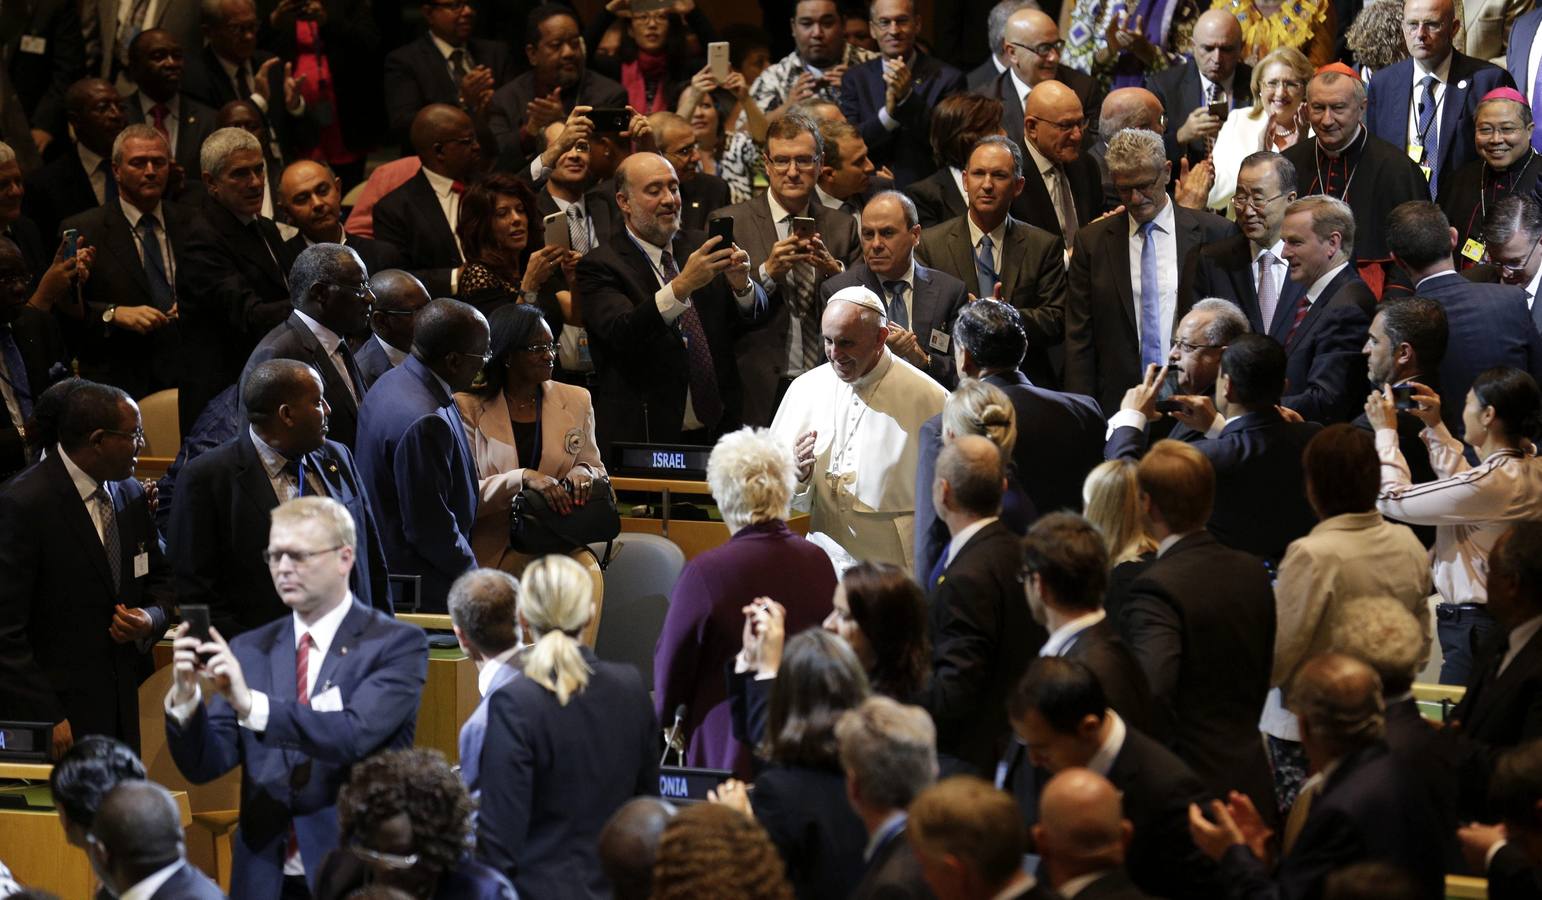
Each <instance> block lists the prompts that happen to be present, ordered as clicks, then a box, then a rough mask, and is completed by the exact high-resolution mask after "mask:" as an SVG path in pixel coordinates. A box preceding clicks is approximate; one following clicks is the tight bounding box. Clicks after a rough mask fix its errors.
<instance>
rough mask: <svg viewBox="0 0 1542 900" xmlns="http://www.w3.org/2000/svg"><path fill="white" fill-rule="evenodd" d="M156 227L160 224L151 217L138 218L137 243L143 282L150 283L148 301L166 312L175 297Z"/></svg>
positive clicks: (147, 215)
mask: <svg viewBox="0 0 1542 900" xmlns="http://www.w3.org/2000/svg"><path fill="white" fill-rule="evenodd" d="M158 225H160V222H159V221H157V220H156V218H155V216H153V215H149V214H145V215H143V216H140V217H139V241H140V245H141V246H142V247H143V248H144V253H145V263H144V265H145V280H146V281H148V282H149V283H150V300H151V302H152V303H154V305H155V308H156V309H158V310H160V311H161V312H166V311H167V310H169V309H171V305H172V303H174V302H175V295H174V294H173V293H172V290H171V281H170V280H169V279H168V278H167V277H166V257H165V256H164V255H163V254H162V253H161V240H160V237H159V236H158V234H157V226H158Z"/></svg>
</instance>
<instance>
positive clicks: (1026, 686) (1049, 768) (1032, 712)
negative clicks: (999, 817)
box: [1003, 656, 1223, 897]
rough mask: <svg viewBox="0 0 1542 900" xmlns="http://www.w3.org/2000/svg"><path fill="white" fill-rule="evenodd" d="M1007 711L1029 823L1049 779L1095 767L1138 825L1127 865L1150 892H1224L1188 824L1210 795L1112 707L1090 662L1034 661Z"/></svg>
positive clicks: (1012, 782) (1011, 776)
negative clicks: (1194, 807) (1192, 808)
mask: <svg viewBox="0 0 1542 900" xmlns="http://www.w3.org/2000/svg"><path fill="white" fill-rule="evenodd" d="M1007 715H1008V718H1009V719H1010V720H1011V723H1012V730H1013V731H1014V732H1015V733H1016V735H1017V740H1016V741H1014V743H1013V746H1012V749H1011V750H1010V751H1009V753H1008V756H1007V757H1006V768H1005V771H1004V773H1003V787H1004V789H1005V790H1009V791H1011V792H1012V794H1013V795H1014V796H1015V798H1016V801H1017V807H1018V815H1019V817H1020V818H1021V819H1022V820H1023V821H1024V822H1025V823H1026V824H1027V825H1029V826H1030V827H1031V826H1036V825H1038V824H1039V816H1040V811H1041V809H1042V806H1043V804H1042V802H1041V797H1042V796H1043V795H1044V793H1045V783H1046V782H1047V781H1050V780H1051V776H1058V775H1060V773H1062V772H1065V771H1067V770H1073V771H1084V770H1088V769H1090V770H1091V772H1092V773H1093V774H1096V775H1100V776H1102V777H1104V778H1107V779H1108V780H1109V781H1110V782H1111V783H1112V784H1113V786H1114V788H1115V789H1117V790H1118V791H1119V792H1120V794H1121V795H1122V800H1123V806H1124V815H1125V816H1126V817H1127V818H1128V819H1129V820H1130V822H1131V824H1132V825H1133V827H1134V831H1135V833H1134V836H1133V838H1132V839H1131V841H1130V845H1129V848H1128V850H1127V851H1126V852H1125V854H1124V862H1125V865H1126V866H1127V868H1128V869H1129V873H1130V878H1131V879H1132V880H1134V882H1135V884H1136V885H1138V886H1139V887H1140V889H1141V890H1142V891H1146V892H1147V893H1150V894H1152V895H1154V896H1159V897H1210V896H1217V895H1219V894H1221V893H1223V892H1222V891H1221V890H1220V885H1219V884H1218V882H1217V879H1216V875H1215V867H1214V866H1213V865H1211V864H1210V861H1209V860H1207V859H1205V858H1204V857H1203V856H1201V855H1200V853H1199V851H1198V850H1197V849H1196V848H1195V846H1194V843H1193V841H1192V840H1191V839H1190V838H1189V834H1188V828H1187V824H1186V821H1185V820H1186V817H1187V812H1188V807H1189V804H1190V803H1193V802H1195V801H1196V800H1199V799H1201V798H1202V797H1205V796H1209V795H1211V793H1210V792H1209V791H1208V790H1207V789H1206V788H1205V787H1204V786H1203V784H1202V783H1201V782H1200V779H1199V777H1198V776H1197V775H1195V774H1194V771H1193V770H1192V769H1190V768H1189V766H1188V765H1187V764H1185V763H1184V761H1183V760H1181V759H1179V758H1178V757H1177V756H1174V755H1173V752H1172V751H1171V750H1169V749H1167V748H1166V747H1163V746H1162V745H1161V744H1159V743H1157V742H1156V741H1155V740H1152V739H1151V738H1150V737H1149V736H1147V735H1145V734H1143V733H1141V731H1140V730H1139V729H1136V728H1133V727H1131V726H1129V725H1128V724H1127V723H1126V722H1125V721H1124V719H1123V717H1121V716H1120V715H1119V714H1118V713H1116V712H1114V711H1113V710H1112V709H1109V708H1108V702H1107V698H1106V696H1105V694H1104V692H1103V687H1102V685H1101V684H1100V683H1099V680H1098V676H1097V674H1096V673H1094V672H1093V671H1092V669H1091V668H1089V667H1088V666H1087V665H1086V664H1085V663H1083V662H1081V661H1078V660H1072V659H1066V658H1064V657H1056V656H1044V657H1040V658H1038V659H1036V660H1034V661H1033V663H1032V664H1031V665H1030V666H1029V667H1028V671H1027V673H1026V674H1025V675H1024V676H1023V678H1022V680H1021V681H1019V682H1018V684H1017V685H1016V686H1015V688H1014V689H1013V691H1012V693H1011V696H1010V698H1009V699H1008V705H1007ZM1036 833H1042V830H1038V829H1036ZM1035 849H1037V848H1035ZM1051 850H1052V851H1053V848H1051Z"/></svg>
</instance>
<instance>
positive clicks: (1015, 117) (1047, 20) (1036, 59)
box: [976, 5, 1103, 144]
mask: <svg viewBox="0 0 1542 900" xmlns="http://www.w3.org/2000/svg"><path fill="white" fill-rule="evenodd" d="M1002 45H1003V46H1004V47H1005V48H1006V57H1007V63H1008V65H1007V68H1006V71H1004V72H1002V73H1001V74H1000V75H998V76H996V78H995V79H994V80H993V81H990V82H988V83H987V84H985V85H984V86H982V87H980V88H977V89H976V90H977V91H978V92H979V93H982V94H985V95H986V96H987V97H995V98H996V99H997V100H1000V101H1001V127H1002V128H1003V129H1005V130H1006V133H1007V136H1008V137H1010V138H1012V140H1014V141H1017V142H1018V143H1019V144H1021V143H1023V132H1024V125H1023V119H1024V117H1025V116H1026V115H1027V114H1028V98H1029V97H1031V96H1033V91H1034V90H1035V89H1036V88H1037V87H1038V86H1039V85H1041V84H1043V83H1044V82H1046V81H1058V82H1060V83H1061V84H1063V85H1065V86H1066V87H1067V88H1070V89H1071V91H1072V92H1073V93H1074V94H1075V95H1076V99H1077V102H1078V103H1080V105H1081V108H1082V110H1083V111H1084V112H1085V113H1086V114H1088V115H1092V114H1095V113H1096V112H1097V110H1098V109H1099V108H1100V107H1102V105H1103V90H1102V89H1101V88H1099V87H1098V83H1097V82H1096V81H1095V80H1093V78H1092V76H1090V75H1088V74H1087V73H1085V72H1081V71H1078V70H1076V69H1073V68H1071V67H1070V66H1065V65H1061V63H1060V56H1061V53H1062V51H1063V50H1064V48H1065V42H1064V41H1062V40H1061V39H1060V26H1059V25H1057V24H1055V20H1054V19H1053V18H1051V17H1050V16H1049V15H1047V14H1046V13H1044V12H1043V11H1042V10H1040V9H1039V8H1038V6H1037V5H1034V6H1023V7H1021V8H1019V9H1018V10H1017V11H1015V12H1013V13H1012V15H1011V16H1010V17H1009V18H1008V19H1007V25H1006V32H1005V35H1004V37H1003V38H1002ZM1056 121H1059V120H1058V119H1056ZM1096 128H1097V123H1096V122H1092V123H1090V124H1089V125H1087V126H1085V127H1084V128H1083V129H1082V132H1081V133H1080V134H1078V135H1077V136H1076V141H1077V143H1078V144H1085V143H1090V142H1091V138H1092V131H1095V130H1096ZM1089 129H1091V130H1089Z"/></svg>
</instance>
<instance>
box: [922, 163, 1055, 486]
mask: <svg viewBox="0 0 1542 900" xmlns="http://www.w3.org/2000/svg"><path fill="white" fill-rule="evenodd" d="M1023 184H1024V175H1023V156H1022V151H1021V150H1020V149H1019V148H1018V146H1017V144H1015V143H1013V142H1012V141H1011V140H1010V139H1008V138H1005V137H1002V136H1001V135H992V136H990V137H987V138H984V139H982V140H981V141H980V142H979V143H978V144H976V145H975V148H974V151H973V152H971V153H970V154H969V162H968V165H967V167H966V168H965V170H964V189H965V190H966V191H968V192H969V209H968V212H967V213H966V214H965V215H964V216H961V217H959V218H956V219H951V220H949V221H947V222H944V223H942V224H940V225H934V226H932V227H931V228H928V229H926V230H925V231H923V232H921V244H920V247H919V250H918V253H919V255H920V257H921V259H922V260H923V261H924V262H925V263H926V264H927V265H929V266H931V267H932V268H934V269H937V270H938V271H941V272H946V273H947V274H949V275H951V276H953V277H954V278H957V279H958V280H959V281H962V282H963V283H964V286H965V288H966V289H967V290H968V291H969V293H970V294H971V295H972V296H974V297H976V298H985V297H996V296H998V294H997V292H996V285H998V284H999V285H1000V286H1001V292H1000V294H999V297H1000V299H1001V300H1003V301H1005V302H1007V303H1010V304H1011V305H1012V306H1013V307H1014V308H1016V309H1017V311H1018V314H1019V315H1020V316H1021V317H1022V322H1021V326H1022V327H1023V329H1025V334H1026V336H1027V338H1028V345H1027V347H1026V348H1025V352H1024V356H1023V361H1022V370H1023V372H1024V373H1025V374H1027V376H1028V377H1029V378H1031V379H1032V380H1033V382H1034V383H1035V384H1037V385H1040V386H1042V387H1045V388H1052V387H1054V386H1056V385H1058V384H1059V383H1060V380H1059V378H1057V377H1056V375H1055V368H1054V365H1053V364H1052V362H1051V361H1050V355H1049V350H1050V348H1051V347H1055V346H1058V345H1059V344H1060V342H1061V341H1062V340H1063V339H1064V337H1065V289H1066V280H1065V247H1064V244H1063V243H1062V242H1061V241H1060V240H1059V239H1058V238H1056V237H1055V235H1054V234H1053V233H1051V232H1049V231H1047V230H1045V229H1043V228H1039V227H1037V226H1034V225H1029V224H1028V223H1026V222H1023V221H1021V220H1019V219H1017V218H1014V217H1013V216H1012V215H1011V213H1010V209H1011V207H1012V204H1013V203H1014V202H1016V200H1017V198H1018V196H1019V195H1020V194H1021V193H1022V189H1023ZM1020 474H1027V473H1020ZM1054 508H1056V507H1047V508H1046V509H1054Z"/></svg>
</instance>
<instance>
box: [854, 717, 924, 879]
mask: <svg viewBox="0 0 1542 900" xmlns="http://www.w3.org/2000/svg"><path fill="white" fill-rule="evenodd" d="M835 742H836V745H837V748H838V751H839V753H840V759H841V768H842V770H844V771H845V773H846V799H847V800H849V801H850V802H851V807H852V809H854V810H856V812H857V815H858V816H859V817H860V818H861V819H862V824H863V826H865V827H866V828H867V833H868V845H867V851H866V852H865V853H864V854H863V862H865V863H866V864H867V871H866V872H864V873H863V875H862V880H861V881H860V882H858V883H857V887H856V889H855V890H854V891H852V894H851V896H852V898H853V900H872V898H878V897H884V898H896V900H903V898H909V900H924V898H929V897H931V892H930V891H928V890H927V889H926V887H925V883H924V882H923V881H922V880H921V864H920V862H919V861H918V860H917V859H916V855H915V850H914V849H912V848H911V846H910V842H909V841H908V840H906V838H905V820H906V813H905V809H906V807H908V806H910V801H912V800H914V799H915V798H916V795H917V794H919V793H921V791H923V790H925V789H926V788H927V787H929V786H930V785H931V784H932V782H933V781H935V780H936V779H937V729H936V727H935V726H933V725H932V719H931V716H929V715H927V714H926V710H924V709H922V708H921V707H919V706H906V705H904V704H902V703H899V702H897V701H895V700H892V699H890V698H888V697H883V696H879V695H874V696H871V697H869V698H867V699H866V700H864V701H863V702H862V705H861V706H858V707H857V708H855V709H850V710H847V711H846V712H845V713H843V714H841V717H840V718H839V719H838V720H837V721H836V723H835Z"/></svg>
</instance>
